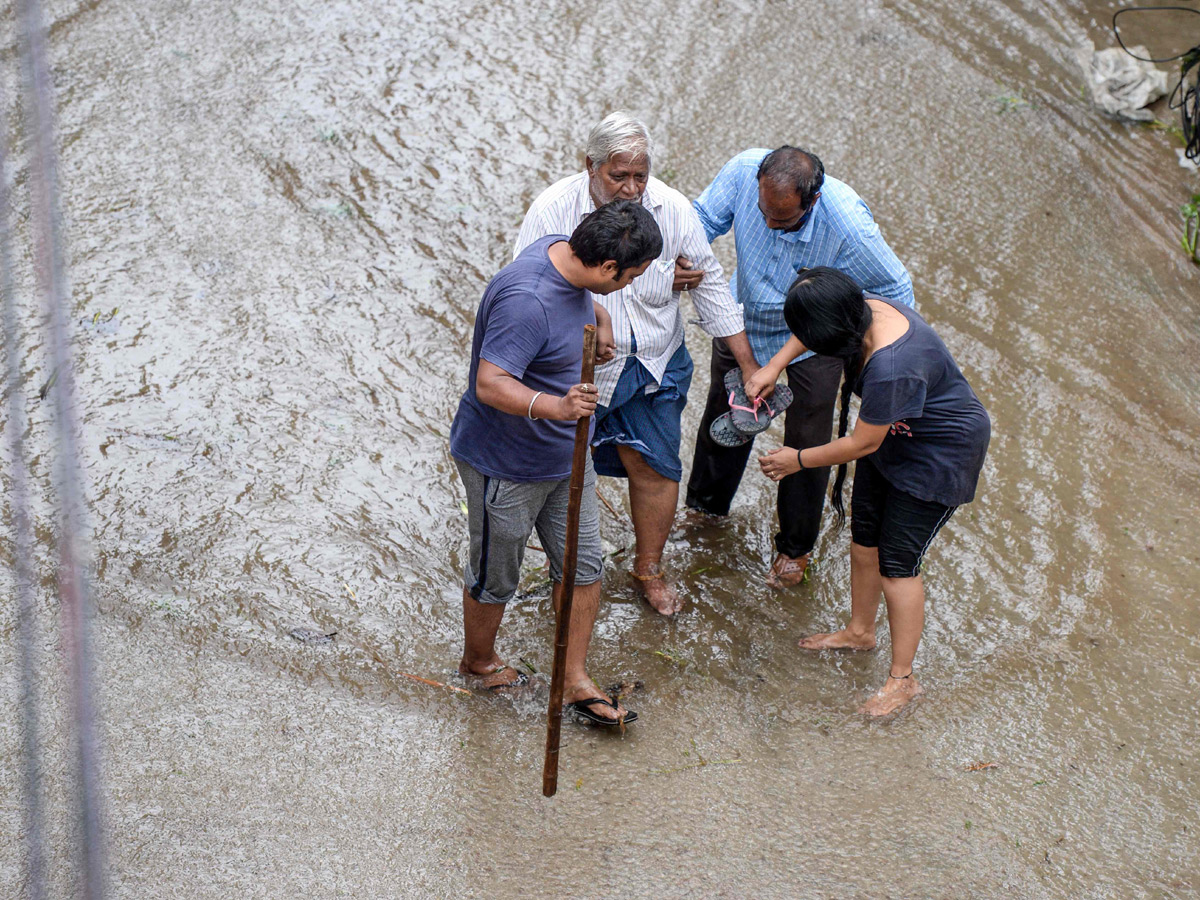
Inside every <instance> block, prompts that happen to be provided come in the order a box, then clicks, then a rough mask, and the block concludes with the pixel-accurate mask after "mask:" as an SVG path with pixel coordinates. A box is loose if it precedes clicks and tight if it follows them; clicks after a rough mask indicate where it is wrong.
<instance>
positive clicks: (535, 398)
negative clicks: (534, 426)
mask: <svg viewBox="0 0 1200 900" xmlns="http://www.w3.org/2000/svg"><path fill="white" fill-rule="evenodd" d="M544 393H546V392H545V391H538V392H537V393H536V394H534V395H533V399H532V400H530V401H529V410H528V411H527V412H526V413H525V415H527V416H528V417H529V418H530V419H532V420H533V421H534V422H536V421H537V416H535V415H534V414H533V404H535V403H537V398H538V397H540V396H542V394H544Z"/></svg>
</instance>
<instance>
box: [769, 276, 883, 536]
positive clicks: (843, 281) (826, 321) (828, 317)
mask: <svg viewBox="0 0 1200 900" xmlns="http://www.w3.org/2000/svg"><path fill="white" fill-rule="evenodd" d="M783 318H784V321H786V322H787V326H788V328H789V329H791V332H792V334H794V335H796V337H798V338H799V339H800V342H801V343H802V344H804V346H805V347H807V348H808V349H809V350H811V351H812V352H813V353H816V354H818V355H819V356H836V357H837V358H838V359H840V360H842V367H843V370H842V371H843V380H842V397H841V410H840V412H839V415H838V437H845V436H846V429H847V428H848V427H849V424H850V394H851V392H852V391H853V390H854V385H855V382H857V380H858V377H859V376H860V375H861V374H862V367H863V337H864V336H865V335H866V333H867V329H868V328H870V327H871V307H870V306H868V305H867V301H866V298H865V297H864V296H863V292H862V288H860V287H859V286H858V283H857V282H855V280H854V279H853V278H851V277H850V276H849V275H847V274H846V273H845V272H840V271H838V270H837V269H831V268H829V267H828V266H818V267H817V268H813V269H802V270H801V272H800V275H799V276H798V277H797V278H796V280H795V281H794V282H792V286H791V287H790V288H789V289H788V293H787V299H786V300H784V304H783ZM845 483H846V464H845V463H842V464H841V465H840V466H838V470H837V478H836V479H834V482H833V492H832V494H831V495H830V500H831V502H832V503H833V509H834V511H835V512H836V513H837V520H838V527H839V528H840V527H841V526H842V525H843V524H844V523H845V521H846V509H845V506H844V505H843V504H842V487H843V486H844V485H845Z"/></svg>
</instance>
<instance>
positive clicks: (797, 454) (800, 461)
mask: <svg viewBox="0 0 1200 900" xmlns="http://www.w3.org/2000/svg"><path fill="white" fill-rule="evenodd" d="M803 452H804V449H803V448H801V449H799V450H797V451H796V465H798V466H799V467H800V471H802V472H803V471H804V460H802V459H801V458H800V454H801V453H803Z"/></svg>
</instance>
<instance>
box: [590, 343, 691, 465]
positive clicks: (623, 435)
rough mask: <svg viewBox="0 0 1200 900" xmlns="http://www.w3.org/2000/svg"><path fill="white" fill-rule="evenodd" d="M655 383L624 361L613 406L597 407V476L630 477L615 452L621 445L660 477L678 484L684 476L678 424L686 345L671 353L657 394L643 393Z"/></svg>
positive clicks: (687, 380)
mask: <svg viewBox="0 0 1200 900" xmlns="http://www.w3.org/2000/svg"><path fill="white" fill-rule="evenodd" d="M654 384H655V381H654V376H653V375H651V374H650V372H649V370H648V369H647V368H646V367H645V366H643V365H642V364H641V363H640V362H639V361H638V359H637V357H635V356H631V357H629V358H628V359H627V360H625V369H624V370H623V371H622V372H621V377H620V378H619V379H618V380H617V388H616V391H615V392H614V393H613V397H612V402H611V403H610V404H609V405H608V406H603V405H602V406H598V407H597V408H596V431H595V434H594V435H593V437H592V465H593V466H594V467H595V469H596V472H597V474H600V475H608V476H611V477H613V478H628V477H629V474H628V473H627V472H626V471H625V467H624V466H623V465H622V464H621V458H620V456H619V455H618V453H617V447H618V445H620V444H624V445H626V446H628V447H632V448H633V449H635V450H637V452H638V453H640V454H641V455H642V458H643V459H645V460H646V462H647V463H649V465H650V467H651V468H652V469H654V471H655V472H657V473H658V474H659V475H662V476H663V477H664V478H669V479H670V480H671V481H679V480H680V478H682V477H683V464H682V463H681V462H680V460H679V441H680V419H681V418H682V416H683V408H684V406H686V405H687V392H688V388H689V387H691V384H692V357H691V354H690V353H688V351H687V347H686V346H685V345H683V344H680V345H679V349H678V350H676V351H675V352H674V354H672V356H671V361H670V362H668V363H667V371H666V372H664V373H663V379H662V384H661V385H659V386H658V390H656V391H654V392H653V393H651V394H647V393H646V388H647V387H651V388H652V387H654Z"/></svg>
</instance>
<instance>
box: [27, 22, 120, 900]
mask: <svg viewBox="0 0 1200 900" xmlns="http://www.w3.org/2000/svg"><path fill="white" fill-rule="evenodd" d="M17 6H18V16H19V21H20V25H21V31H22V32H23V36H24V40H23V41H22V42H21V51H22V52H21V60H22V69H23V71H24V75H25V78H24V82H25V98H26V103H25V106H26V111H27V116H28V122H29V126H28V128H29V137H30V166H29V172H30V178H29V183H30V196H31V204H30V209H31V215H30V221H31V225H32V229H31V230H32V235H33V248H34V267H35V269H36V271H37V281H38V286H39V288H40V290H41V293H42V295H43V297H44V300H45V305H46V312H47V314H48V318H49V326H50V334H49V346H50V360H51V365H52V366H53V369H52V371H53V372H54V373H57V376H58V377H57V379H55V381H54V385H53V388H52V392H53V408H54V423H55V443H56V447H57V451H58V452H57V458H56V461H55V463H56V464H55V493H56V495H57V497H58V502H59V504H60V507H61V511H60V530H59V538H58V551H59V556H58V590H59V599H60V601H61V616H62V633H63V649H64V651H65V655H66V658H67V666H68V673H69V679H70V684H71V700H72V712H73V718H74V722H75V740H76V745H77V754H78V772H77V775H78V782H77V783H78V788H79V789H78V804H79V805H78V816H79V839H80V842H81V844H82V851H83V861H82V873H81V875H82V884H81V893H82V895H83V897H85V898H86V900H100V898H101V897H102V895H103V877H102V875H103V854H102V846H101V834H100V790H99V787H100V786H99V751H98V746H97V743H98V742H97V735H96V714H95V707H94V705H93V695H92V664H91V662H92V661H91V652H90V651H91V647H90V640H89V634H88V626H89V617H90V607H89V596H88V595H89V591H88V583H87V575H86V572H85V566H84V562H83V554H84V548H83V546H82V540H81V536H82V535H83V534H84V533H85V521H84V518H85V517H84V513H85V509H84V500H83V485H82V473H81V470H80V453H79V443H78V431H79V420H78V416H77V409H76V388H75V374H74V369H73V367H72V364H71V355H70V346H69V343H68V337H67V315H68V303H69V297H68V291H67V285H66V276H65V265H64V260H63V246H62V229H61V225H60V222H59V209H58V203H57V192H58V182H57V159H56V154H55V147H54V120H53V112H52V110H53V107H52V97H51V89H50V67H49V63H48V61H47V58H46V31H45V28H44V25H43V16H42V9H41V4H40V3H39V2H38V0H19V2H18V4H17Z"/></svg>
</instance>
